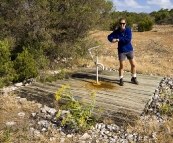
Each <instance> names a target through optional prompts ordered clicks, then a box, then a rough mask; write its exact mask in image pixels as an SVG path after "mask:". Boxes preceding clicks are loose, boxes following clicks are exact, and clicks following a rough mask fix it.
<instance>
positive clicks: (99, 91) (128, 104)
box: [17, 69, 163, 123]
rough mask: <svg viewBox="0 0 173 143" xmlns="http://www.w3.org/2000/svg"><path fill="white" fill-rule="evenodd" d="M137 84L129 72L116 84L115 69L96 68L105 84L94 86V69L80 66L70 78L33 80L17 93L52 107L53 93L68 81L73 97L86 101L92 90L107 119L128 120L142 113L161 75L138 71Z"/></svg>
mask: <svg viewBox="0 0 173 143" xmlns="http://www.w3.org/2000/svg"><path fill="white" fill-rule="evenodd" d="M137 77H138V81H139V85H135V84H132V83H131V82H130V80H131V74H130V73H124V86H119V77H118V72H114V71H100V72H99V81H100V82H104V83H108V85H109V84H110V86H111V87H112V88H109V86H105V87H102V88H100V87H96V86H93V83H94V82H96V74H95V69H81V70H80V71H76V72H75V73H74V74H73V76H72V78H70V79H66V80H58V81H56V82H52V83H44V84H43V83H38V82H36V83H34V84H32V85H30V86H26V87H23V88H20V89H19V90H18V91H17V93H18V94H19V95H20V96H22V97H25V98H27V99H28V100H36V101H37V102H40V103H42V104H44V105H45V104H46V105H48V106H52V107H53V106H54V103H55V98H54V95H55V92H56V91H57V90H58V89H59V88H61V86H62V85H65V84H68V85H70V87H71V91H72V93H73V95H74V96H75V98H76V99H79V100H80V99H84V100H86V101H88V102H89V101H90V98H89V94H90V93H92V91H96V105H97V107H99V108H101V109H103V111H104V115H106V117H107V118H111V119H113V120H115V122H119V123H120V122H121V123H122V121H125V122H127V120H129V121H131V120H133V119H134V118H135V117H137V116H138V115H140V114H141V113H142V112H143V109H144V108H145V105H146V104H147V102H148V101H149V99H150V98H151V96H152V95H153V93H154V91H155V89H156V88H157V86H158V85H159V82H160V81H161V79H162V78H163V77H159V76H150V75H142V74H138V75H137Z"/></svg>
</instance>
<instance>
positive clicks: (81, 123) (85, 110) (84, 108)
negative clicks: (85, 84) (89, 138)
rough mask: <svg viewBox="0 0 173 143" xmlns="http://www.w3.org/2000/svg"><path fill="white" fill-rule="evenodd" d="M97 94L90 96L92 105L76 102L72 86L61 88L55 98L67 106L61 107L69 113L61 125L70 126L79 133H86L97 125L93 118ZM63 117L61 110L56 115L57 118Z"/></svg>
mask: <svg viewBox="0 0 173 143" xmlns="http://www.w3.org/2000/svg"><path fill="white" fill-rule="evenodd" d="M95 94H96V93H95V92H93V93H91V95H90V99H91V101H90V103H89V104H86V103H85V102H79V101H78V100H76V99H75V98H74V97H73V95H72V93H71V91H70V86H68V85H64V86H62V88H60V89H59V90H58V91H57V92H56V94H55V98H56V100H57V101H59V100H62V101H63V102H64V103H65V104H64V105H62V106H61V108H62V109H63V110H67V111H69V112H68V113H67V114H66V115H65V116H64V117H63V120H62V121H61V125H62V126H63V125H68V126H70V127H71V128H72V129H76V130H78V131H84V130H86V129H88V128H90V127H91V126H92V125H93V124H95V123H96V118H93V114H92V111H93V110H94V108H95ZM60 116H61V110H60V111H59V112H58V114H57V115H56V117H57V118H59V117H60Z"/></svg>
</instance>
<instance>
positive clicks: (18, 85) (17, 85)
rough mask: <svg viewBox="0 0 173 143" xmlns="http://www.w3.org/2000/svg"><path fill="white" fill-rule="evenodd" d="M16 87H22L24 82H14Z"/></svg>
mask: <svg viewBox="0 0 173 143" xmlns="http://www.w3.org/2000/svg"><path fill="white" fill-rule="evenodd" d="M14 85H15V86H16V87H20V86H22V85H23V83H22V82H19V83H16V84H14Z"/></svg>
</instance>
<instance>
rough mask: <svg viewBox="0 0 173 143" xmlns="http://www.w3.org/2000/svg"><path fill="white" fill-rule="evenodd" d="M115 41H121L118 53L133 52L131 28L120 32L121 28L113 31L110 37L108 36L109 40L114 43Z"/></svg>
mask: <svg viewBox="0 0 173 143" xmlns="http://www.w3.org/2000/svg"><path fill="white" fill-rule="evenodd" d="M113 39H119V42H118V53H125V52H130V51H133V47H132V44H131V39H132V32H131V29H130V28H129V27H127V26H126V28H125V29H124V30H123V31H120V28H118V29H116V30H115V31H113V32H112V33H111V34H110V35H108V40H109V41H110V42H112V40H113Z"/></svg>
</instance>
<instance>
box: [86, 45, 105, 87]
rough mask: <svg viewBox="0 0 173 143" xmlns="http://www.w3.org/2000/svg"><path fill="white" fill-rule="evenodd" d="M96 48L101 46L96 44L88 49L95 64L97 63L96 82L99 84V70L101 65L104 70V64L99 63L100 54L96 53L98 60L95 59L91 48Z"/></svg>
mask: <svg viewBox="0 0 173 143" xmlns="http://www.w3.org/2000/svg"><path fill="white" fill-rule="evenodd" d="M96 48H99V46H95V47H92V48H89V49H88V51H89V54H90V56H91V58H92V60H93V62H94V64H95V65H96V84H98V71H99V66H101V68H102V69H103V70H104V65H103V64H101V63H98V55H96V61H94V57H93V55H92V53H91V50H92V49H96Z"/></svg>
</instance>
